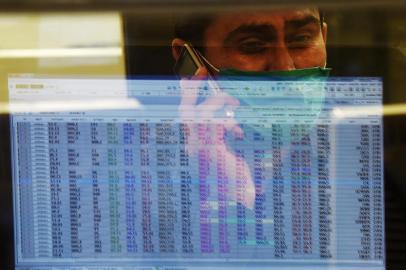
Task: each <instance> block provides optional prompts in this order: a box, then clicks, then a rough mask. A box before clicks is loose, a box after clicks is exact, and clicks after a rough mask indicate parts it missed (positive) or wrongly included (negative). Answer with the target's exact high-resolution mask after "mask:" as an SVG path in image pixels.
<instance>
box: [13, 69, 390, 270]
mask: <svg viewBox="0 0 406 270" xmlns="http://www.w3.org/2000/svg"><path fill="white" fill-rule="evenodd" d="M217 84H218V85H219V88H220V89H222V91H218V89H217V90H216V89H214V88H215V87H214V86H213V84H212V83H209V84H206V83H203V82H196V81H193V82H189V83H186V84H185V82H181V83H180V82H179V81H177V80H172V79H168V78H156V79H151V78H146V79H134V80H122V79H121V80H120V79H114V78H111V79H106V78H103V79H100V78H57V77H40V76H30V75H13V76H11V77H9V83H8V86H9V97H10V106H11V107H10V109H11V111H12V112H11V124H10V126H11V138H12V175H13V203H14V232H15V235H14V238H15V267H16V269H20V270H22V269H81V270H82V269H83V270H84V269H207V268H209V267H210V268H219V269H337V270H344V269H345V270H349V269H351V270H352V269H354V270H355V269H357V270H359V269H374V270H375V269H376V270H378V269H380V270H382V269H385V260H384V259H385V252H384V250H385V249H384V238H385V236H384V198H383V185H384V183H383V131H382V130H383V126H382V107H381V105H382V80H381V79H380V78H366V77H365V78H364V77H356V78H333V77H331V78H328V79H324V80H265V79H264V80H249V81H247V80H225V81H219V82H217ZM190 100H193V102H189V101H190ZM219 100H223V101H224V103H225V104H226V106H225V108H223V106H221V110H218V108H217V107H219V106H218V104H217V103H216V102H217V101H219ZM235 100H237V101H238V102H234V101H235ZM208 101H211V102H208ZM191 103H193V104H194V103H197V104H198V105H196V106H192V105H190V104H191ZM222 105H224V104H222Z"/></svg>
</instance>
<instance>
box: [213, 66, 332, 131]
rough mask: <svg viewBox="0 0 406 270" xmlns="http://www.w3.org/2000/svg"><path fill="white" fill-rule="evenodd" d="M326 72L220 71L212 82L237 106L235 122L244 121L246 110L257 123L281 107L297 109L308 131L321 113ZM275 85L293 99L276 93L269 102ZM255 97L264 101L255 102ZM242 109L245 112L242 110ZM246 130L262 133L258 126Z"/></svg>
mask: <svg viewBox="0 0 406 270" xmlns="http://www.w3.org/2000/svg"><path fill="white" fill-rule="evenodd" d="M330 71H331V69H330V68H320V67H314V68H306V69H296V70H289V71H272V72H266V71H259V72H257V71H242V70H236V69H220V71H219V73H218V75H217V77H216V79H217V81H216V82H217V84H218V85H219V87H220V89H221V90H222V91H225V92H226V93H228V94H229V95H231V96H233V97H235V98H236V99H238V100H239V101H240V104H241V106H240V107H238V108H236V109H235V110H234V113H235V114H234V115H235V118H236V120H237V121H239V122H241V120H242V119H243V118H244V116H243V114H246V109H247V106H248V108H250V111H251V116H255V117H258V118H259V119H260V118H264V116H265V117H266V115H267V113H268V112H269V111H270V110H272V109H273V108H276V107H285V108H289V109H294V110H296V109H297V110H298V112H299V114H301V113H303V114H304V115H306V117H307V119H308V121H307V123H308V124H309V125H307V126H309V127H310V126H311V124H312V122H314V120H316V119H317V118H318V116H319V114H320V112H321V109H322V105H323V103H324V97H325V89H324V87H325V83H324V81H325V80H327V78H328V76H329V74H330ZM281 81H284V82H283V83H282V82H281ZM278 82H279V86H280V87H285V89H286V90H282V91H290V90H289V89H293V92H292V93H293V96H294V97H295V98H289V97H285V98H283V97H281V95H280V93H281V92H279V93H277V92H276V93H275V97H274V98H273V94H272V93H274V92H275V91H274V90H275V88H276V87H277V86H278ZM235 89H239V91H236V90H235ZM254 93H256V94H257V96H256V97H255V96H253V95H252V94H254ZM258 95H260V96H261V95H262V96H264V98H258ZM244 106H245V109H242V108H244ZM242 110H244V111H242ZM309 119H310V120H309ZM248 126H249V128H254V129H255V131H257V132H261V133H262V132H266V130H264V128H261V127H259V126H256V125H248Z"/></svg>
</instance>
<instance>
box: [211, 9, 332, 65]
mask: <svg viewBox="0 0 406 270" xmlns="http://www.w3.org/2000/svg"><path fill="white" fill-rule="evenodd" d="M326 33H327V26H326V25H325V24H324V25H323V27H321V26H320V18H319V13H318V10H317V9H300V10H299V9H298V10H279V11H272V12H264V13H258V12H255V13H238V14H225V15H220V16H217V18H216V19H214V21H213V22H212V23H211V24H210V25H209V26H208V28H207V29H206V31H205V33H204V41H203V42H204V44H203V45H204V47H205V48H206V49H205V51H204V55H205V56H206V58H207V59H208V60H209V61H210V62H211V63H212V64H213V65H214V66H216V67H218V68H235V69H240V70H246V71H276V70H294V69H302V68H309V67H324V66H325V64H326V47H325V40H326Z"/></svg>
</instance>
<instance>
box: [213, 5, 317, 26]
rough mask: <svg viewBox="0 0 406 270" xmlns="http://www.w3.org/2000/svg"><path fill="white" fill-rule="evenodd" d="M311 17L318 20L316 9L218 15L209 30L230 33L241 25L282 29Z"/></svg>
mask: <svg viewBox="0 0 406 270" xmlns="http://www.w3.org/2000/svg"><path fill="white" fill-rule="evenodd" d="M306 17H313V18H315V19H317V20H319V11H318V9H317V8H304V9H279V10H270V11H261V12H238V13H226V14H219V15H218V16H217V17H216V19H215V20H214V21H213V23H212V24H211V26H210V27H209V28H211V29H213V30H217V31H221V30H223V31H232V30H234V29H236V28H237V27H239V26H240V25H243V24H246V25H248V24H268V25H273V26H275V27H278V26H280V27H283V26H284V25H285V23H286V22H289V21H294V20H300V19H303V18H306Z"/></svg>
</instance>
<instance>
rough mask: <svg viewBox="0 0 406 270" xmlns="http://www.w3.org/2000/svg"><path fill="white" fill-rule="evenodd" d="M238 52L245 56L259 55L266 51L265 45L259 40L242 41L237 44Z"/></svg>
mask: <svg viewBox="0 0 406 270" xmlns="http://www.w3.org/2000/svg"><path fill="white" fill-rule="evenodd" d="M237 48H238V50H239V51H240V52H242V53H246V54H255V53H261V52H263V51H265V50H266V48H267V43H266V42H264V41H260V40H250V41H244V42H241V43H239V44H238V46H237Z"/></svg>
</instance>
